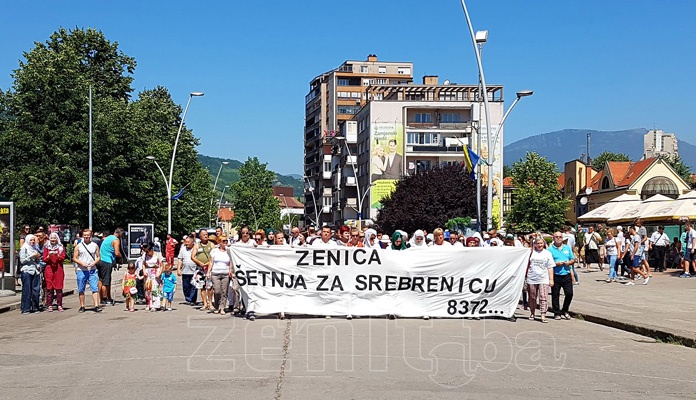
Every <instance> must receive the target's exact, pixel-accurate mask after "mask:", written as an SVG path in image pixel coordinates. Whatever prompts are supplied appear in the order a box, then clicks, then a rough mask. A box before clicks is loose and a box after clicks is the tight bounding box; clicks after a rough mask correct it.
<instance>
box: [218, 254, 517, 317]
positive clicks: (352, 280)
mask: <svg viewBox="0 0 696 400" xmlns="http://www.w3.org/2000/svg"><path fill="white" fill-rule="evenodd" d="M230 248H231V251H232V255H233V257H234V260H233V261H234V263H235V275H236V277H237V280H238V281H239V284H240V286H241V288H242V291H243V292H245V293H246V295H247V296H248V304H247V310H248V311H255V312H258V313H264V314H271V313H278V312H281V311H282V312H286V313H290V314H293V313H295V314H309V315H348V314H352V315H362V316H379V315H387V314H395V315H397V316H400V317H422V316H426V315H427V316H431V317H442V318H447V317H450V318H461V317H486V316H502V317H507V318H509V317H512V316H513V314H514V312H515V308H516V307H517V304H518V302H519V299H520V295H521V293H522V285H523V284H524V277H525V269H526V267H527V262H528V260H529V253H530V251H529V249H526V248H523V247H500V248H479V247H476V248H444V249H439V248H438V249H434V248H429V249H427V250H405V251H392V250H380V249H362V248H345V247H344V248H341V247H338V248H332V249H327V248H312V247H306V248H303V247H280V246H279V247H274V246H271V247H267V248H261V247H259V248H253V247H246V246H244V247H239V246H234V245H233V246H230Z"/></svg>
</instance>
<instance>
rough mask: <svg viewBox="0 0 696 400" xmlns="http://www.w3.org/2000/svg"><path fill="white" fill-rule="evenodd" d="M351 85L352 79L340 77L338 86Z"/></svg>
mask: <svg viewBox="0 0 696 400" xmlns="http://www.w3.org/2000/svg"><path fill="white" fill-rule="evenodd" d="M349 85H350V80H348V79H345V78H339V80H338V86H349Z"/></svg>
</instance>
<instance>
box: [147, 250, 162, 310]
mask: <svg viewBox="0 0 696 400" xmlns="http://www.w3.org/2000/svg"><path fill="white" fill-rule="evenodd" d="M143 251H144V256H145V257H144V258H143V269H144V271H145V278H146V279H147V280H146V281H145V299H146V300H147V306H146V307H145V311H157V310H158V309H159V308H160V307H161V300H162V285H161V281H160V276H161V272H160V271H161V270H162V260H161V259H160V258H159V257H157V256H156V255H155V250H154V249H153V246H152V245H151V244H148V245H147V247H145V246H143Z"/></svg>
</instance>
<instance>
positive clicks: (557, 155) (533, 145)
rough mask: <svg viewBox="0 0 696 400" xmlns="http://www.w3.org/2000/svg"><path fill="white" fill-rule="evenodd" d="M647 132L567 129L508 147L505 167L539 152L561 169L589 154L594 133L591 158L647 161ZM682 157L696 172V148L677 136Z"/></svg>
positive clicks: (522, 140)
mask: <svg viewBox="0 0 696 400" xmlns="http://www.w3.org/2000/svg"><path fill="white" fill-rule="evenodd" d="M647 132H648V129H645V128H634V129H625V130H620V131H598V130H593V129H563V130H560V131H554V132H547V133H542V134H539V135H534V136H530V137H527V138H524V139H520V140H518V141H516V142H513V143H510V144H508V145H507V146H505V149H504V151H505V154H504V161H505V165H507V166H512V164H513V163H515V162H517V161H519V160H520V159H524V157H525V155H526V153H527V152H529V151H535V152H537V153H538V154H539V155H541V156H543V157H546V159H547V160H549V161H551V162H554V163H556V166H557V167H558V169H559V170H560V169H562V168H563V165H564V164H565V163H566V162H568V161H571V160H575V159H578V158H580V156H581V155H582V154H583V153H585V152H587V134H588V133H591V139H590V157H593V158H594V157H597V156H598V155H600V154H601V153H603V152H604V151H611V152H613V153H624V154H626V155H627V156H628V157H629V159H631V161H638V160H640V159H641V158H642V157H643V136H644V135H645V134H646V133H647ZM677 140H678V147H679V156H680V157H681V159H682V161H683V162H684V164H686V165H687V166H689V167H691V170H692V171H696V168H695V167H696V146H694V145H692V144H691V143H688V142H685V141H683V140H680V139H679V135H677Z"/></svg>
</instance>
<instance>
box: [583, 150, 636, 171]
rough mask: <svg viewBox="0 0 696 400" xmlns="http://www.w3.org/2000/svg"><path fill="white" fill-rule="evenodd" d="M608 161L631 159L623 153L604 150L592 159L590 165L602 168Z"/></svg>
mask: <svg viewBox="0 0 696 400" xmlns="http://www.w3.org/2000/svg"><path fill="white" fill-rule="evenodd" d="M609 161H631V160H630V159H629V158H628V156H627V155H626V154H624V153H612V152H611V151H605V152H603V153H601V154H600V155H598V156H597V158H594V159H592V167H593V168H594V169H596V170H599V171H601V170H603V169H604V166H605V165H607V162H609Z"/></svg>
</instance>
